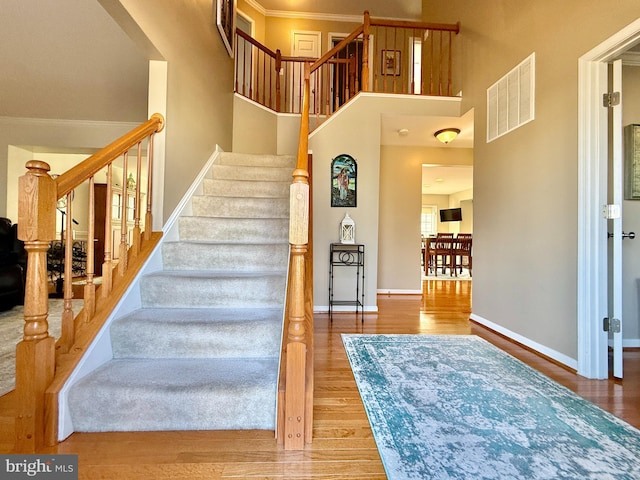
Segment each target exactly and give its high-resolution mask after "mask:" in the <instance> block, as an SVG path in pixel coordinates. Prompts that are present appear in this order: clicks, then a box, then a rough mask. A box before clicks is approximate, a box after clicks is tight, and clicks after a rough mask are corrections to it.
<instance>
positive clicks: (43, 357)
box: [16, 160, 57, 453]
mask: <svg viewBox="0 0 640 480" xmlns="http://www.w3.org/2000/svg"><path fill="white" fill-rule="evenodd" d="M26 168H27V173H26V174H25V175H23V176H22V177H20V179H19V183H18V187H19V198H18V238H19V239H20V240H22V241H24V248H25V250H26V251H27V275H26V284H25V298H24V322H25V323H24V335H23V339H22V341H21V342H20V343H18V346H17V348H16V394H17V405H18V410H17V416H16V438H17V440H16V452H18V453H33V452H35V451H36V450H37V449H38V448H39V447H41V446H43V445H44V443H45V442H44V431H45V428H44V425H45V411H44V410H45V402H44V393H45V390H46V389H47V387H48V386H49V385H50V384H51V382H52V381H53V374H54V369H55V340H54V339H53V337H51V336H50V335H49V324H48V322H47V317H48V298H49V292H48V288H47V251H48V250H49V242H51V240H55V238H56V227H55V221H56V214H55V207H56V200H57V194H56V192H57V188H56V183H55V181H54V180H53V179H52V178H51V177H50V176H49V173H48V172H49V170H50V167H49V165H48V164H46V163H45V162H41V161H38V160H32V161H29V162H27V164H26Z"/></svg>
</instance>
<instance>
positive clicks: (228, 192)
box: [202, 178, 291, 198]
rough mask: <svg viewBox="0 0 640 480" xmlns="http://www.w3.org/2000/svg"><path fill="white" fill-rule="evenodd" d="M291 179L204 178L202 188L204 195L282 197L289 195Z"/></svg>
mask: <svg viewBox="0 0 640 480" xmlns="http://www.w3.org/2000/svg"><path fill="white" fill-rule="evenodd" d="M290 186H291V179H288V180H286V181H279V182H273V181H272V182H268V181H264V180H254V181H246V180H225V179H217V178H205V179H204V181H203V183H202V189H203V191H204V194H205V195H217V196H221V197H236V196H242V197H245V198H249V197H257V198H272V197H275V198H282V197H286V198H288V197H289V188H290Z"/></svg>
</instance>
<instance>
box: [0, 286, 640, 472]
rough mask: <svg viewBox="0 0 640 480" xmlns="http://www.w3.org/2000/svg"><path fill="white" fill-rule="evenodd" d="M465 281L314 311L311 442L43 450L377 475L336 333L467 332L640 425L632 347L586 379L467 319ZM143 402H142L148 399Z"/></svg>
mask: <svg viewBox="0 0 640 480" xmlns="http://www.w3.org/2000/svg"><path fill="white" fill-rule="evenodd" d="M470 294H471V282H469V281H459V282H455V281H441V280H427V281H425V282H424V284H423V295H422V297H421V296H419V295H406V296H405V295H391V296H388V295H380V296H379V297H378V305H379V313H377V314H368V315H366V316H365V321H364V324H362V323H361V322H360V321H359V319H358V320H356V319H355V316H354V315H353V314H334V320H333V323H329V321H328V317H327V315H325V314H322V315H320V314H319V315H316V319H315V322H316V328H315V330H316V391H315V419H314V442H313V444H312V445H310V446H308V447H307V448H306V450H304V451H301V452H285V451H283V450H282V449H280V448H278V447H277V445H276V443H275V441H274V439H273V434H272V433H270V432H263V431H249V432H149V433H90V434H89V433H77V434H74V435H72V436H71V437H70V438H69V439H67V440H66V441H65V442H63V443H61V444H60V445H58V446H57V447H55V448H50V449H47V450H46V452H47V453H55V452H57V453H76V454H78V455H79V478H81V479H92V480H94V479H154V480H156V479H158V480H161V479H190V480H191V479H221V478H225V479H226V478H244V479H246V478H263V479H276V478H290V479H304V478H322V479H329V478H345V479H367V480H371V479H384V478H386V476H385V474H384V469H383V467H382V464H381V461H380V457H379V455H378V451H377V449H376V445H375V442H374V440H373V437H372V433H371V429H370V428H369V423H368V420H367V417H366V414H365V411H364V407H363V405H362V402H361V400H360V396H359V394H358V390H357V387H356V384H355V381H354V379H353V375H352V373H351V369H350V367H349V363H348V360H347V358H346V354H345V352H344V348H343V346H342V340H341V337H340V335H341V334H342V333H424V334H470V333H471V334H476V335H479V336H481V337H483V338H485V339H487V340H489V341H490V342H492V343H494V344H496V345H497V346H499V347H501V348H503V349H504V350H506V351H508V352H509V353H511V354H512V355H514V356H516V357H518V358H520V359H521V360H523V361H525V362H526V363H528V364H529V365H531V366H532V367H534V368H536V369H538V370H540V371H542V372H543V373H545V374H547V375H548V376H550V377H551V378H553V379H555V380H556V381H558V382H560V383H562V384H563V385H565V386H567V387H568V388H570V389H571V390H574V391H576V392H577V393H579V394H580V395H582V396H584V397H586V398H588V399H590V400H592V401H593V402H595V403H597V404H599V405H600V406H602V407H603V408H605V409H606V410H609V411H611V412H612V413H614V414H616V415H618V416H619V417H621V418H623V419H624V420H626V421H627V422H629V423H631V424H633V425H635V426H636V427H640V352H638V351H632V352H628V353H626V358H625V362H626V363H625V380H624V382H617V381H606V380H605V381H594V380H587V379H584V378H581V377H578V376H577V375H575V374H574V373H572V372H570V371H568V370H566V369H564V368H562V367H560V366H558V365H555V364H554V363H552V362H549V361H547V360H545V359H543V358H541V357H539V356H537V355H536V354H534V353H532V352H530V351H528V350H526V349H524V348H522V347H520V346H518V345H515V344H513V343H511V342H509V341H508V340H506V339H504V338H502V337H501V336H499V335H496V334H493V333H491V332H490V331H488V330H486V329H485V328H483V327H481V326H479V325H476V324H474V323H471V322H469V320H468V318H469V314H470V312H471V303H470V302H471V300H470V298H471V295H470ZM12 402H13V399H12V398H11V395H6V396H5V397H1V398H0V412H2V414H0V428H2V432H3V433H4V435H2V437H4V438H2V437H0V451H2V452H5V453H6V452H8V451H9V447H8V444H7V438H6V437H7V433H8V431H9V430H10V429H11V425H10V424H9V420H8V419H7V418H6V417H7V416H8V414H9V412H10V411H11V410H12ZM150 407H151V406H150Z"/></svg>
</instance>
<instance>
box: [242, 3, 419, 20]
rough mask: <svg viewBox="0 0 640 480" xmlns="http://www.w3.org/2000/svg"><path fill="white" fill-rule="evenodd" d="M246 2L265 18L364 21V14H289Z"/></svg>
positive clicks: (288, 12)
mask: <svg viewBox="0 0 640 480" xmlns="http://www.w3.org/2000/svg"><path fill="white" fill-rule="evenodd" d="M246 2H247V4H249V5H250V6H251V7H253V8H254V9H255V10H257V11H258V13H260V14H262V15H264V16H265V17H278V18H302V19H305V20H317V21H331V22H345V23H362V22H363V20H364V12H363V15H336V14H333V13H311V12H290V11H285V10H267V9H266V8H264V7H263V6H262V5H260V4H259V3H258V2H257V1H256V0H246ZM376 18H377V17H376ZM387 20H402V21H415V19H410V18H388V19H387Z"/></svg>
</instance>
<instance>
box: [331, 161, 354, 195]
mask: <svg viewBox="0 0 640 480" xmlns="http://www.w3.org/2000/svg"><path fill="white" fill-rule="evenodd" d="M357 185H358V164H357V163H356V161H355V159H354V158H353V157H352V156H351V155H346V154H342V155H338V156H337V157H336V158H334V159H333V160H332V161H331V206H332V207H356V206H357V197H358V196H357V193H358V191H357Z"/></svg>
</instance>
